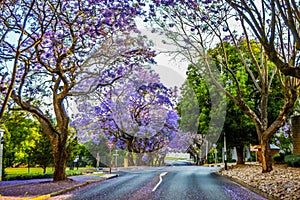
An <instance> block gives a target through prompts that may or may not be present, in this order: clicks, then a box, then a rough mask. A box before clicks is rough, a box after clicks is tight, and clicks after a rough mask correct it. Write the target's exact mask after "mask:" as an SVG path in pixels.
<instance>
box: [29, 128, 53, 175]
mask: <svg viewBox="0 0 300 200" xmlns="http://www.w3.org/2000/svg"><path fill="white" fill-rule="evenodd" d="M39 129H40V130H39V132H40V135H39V137H38V138H35V141H36V142H35V147H31V149H30V155H31V156H30V160H31V162H32V163H34V164H35V165H38V166H40V167H41V168H42V169H43V173H46V169H47V167H48V166H50V165H51V164H53V154H52V147H51V143H50V141H49V138H48V137H47V136H46V135H45V133H44V132H43V131H42V129H41V127H39Z"/></svg>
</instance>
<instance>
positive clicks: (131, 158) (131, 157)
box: [127, 144, 134, 166]
mask: <svg viewBox="0 0 300 200" xmlns="http://www.w3.org/2000/svg"><path fill="white" fill-rule="evenodd" d="M127 145H128V146H127V149H128V156H127V158H128V166H134V161H133V155H132V147H131V146H130V144H127Z"/></svg>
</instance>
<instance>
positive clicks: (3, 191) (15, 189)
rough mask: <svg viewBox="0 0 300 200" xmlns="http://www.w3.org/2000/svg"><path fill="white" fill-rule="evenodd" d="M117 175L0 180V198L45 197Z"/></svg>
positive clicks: (32, 199) (4, 199)
mask: <svg viewBox="0 0 300 200" xmlns="http://www.w3.org/2000/svg"><path fill="white" fill-rule="evenodd" d="M117 176H118V174H117V173H112V174H106V173H103V174H100V173H99V174H85V175H79V176H70V177H68V180H66V181H58V182H53V179H52V178H46V179H31V180H15V181H2V182H0V199H1V200H2V199H3V200H6V199H31V200H34V199H36V200H37V199H39V200H41V199H47V198H50V197H53V196H57V195H60V194H63V193H66V192H68V191H71V190H74V189H77V188H79V187H83V186H85V185H88V184H90V183H95V182H101V181H104V180H107V179H111V178H114V177H117Z"/></svg>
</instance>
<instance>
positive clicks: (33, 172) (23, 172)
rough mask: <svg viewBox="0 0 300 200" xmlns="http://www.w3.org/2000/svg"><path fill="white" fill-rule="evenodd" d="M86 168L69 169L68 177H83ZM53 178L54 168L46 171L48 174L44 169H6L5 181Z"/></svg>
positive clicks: (67, 171)
mask: <svg viewBox="0 0 300 200" xmlns="http://www.w3.org/2000/svg"><path fill="white" fill-rule="evenodd" d="M84 169H86V168H78V170H69V168H67V170H66V173H67V176H74V175H81V174H83V170H84ZM52 177H53V168H52V167H49V168H47V170H46V173H45V174H44V173H43V169H42V168H38V167H32V168H30V169H29V172H28V168H22V167H18V168H6V169H5V177H4V179H5V180H25V179H36V178H52Z"/></svg>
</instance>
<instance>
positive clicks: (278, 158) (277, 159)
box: [273, 153, 285, 164]
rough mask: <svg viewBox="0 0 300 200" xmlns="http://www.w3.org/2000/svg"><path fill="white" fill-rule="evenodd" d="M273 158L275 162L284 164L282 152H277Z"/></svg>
mask: <svg viewBox="0 0 300 200" xmlns="http://www.w3.org/2000/svg"><path fill="white" fill-rule="evenodd" d="M273 160H274V162H275V164H284V163H285V162H284V154H282V153H277V154H275V155H274V156H273Z"/></svg>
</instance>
